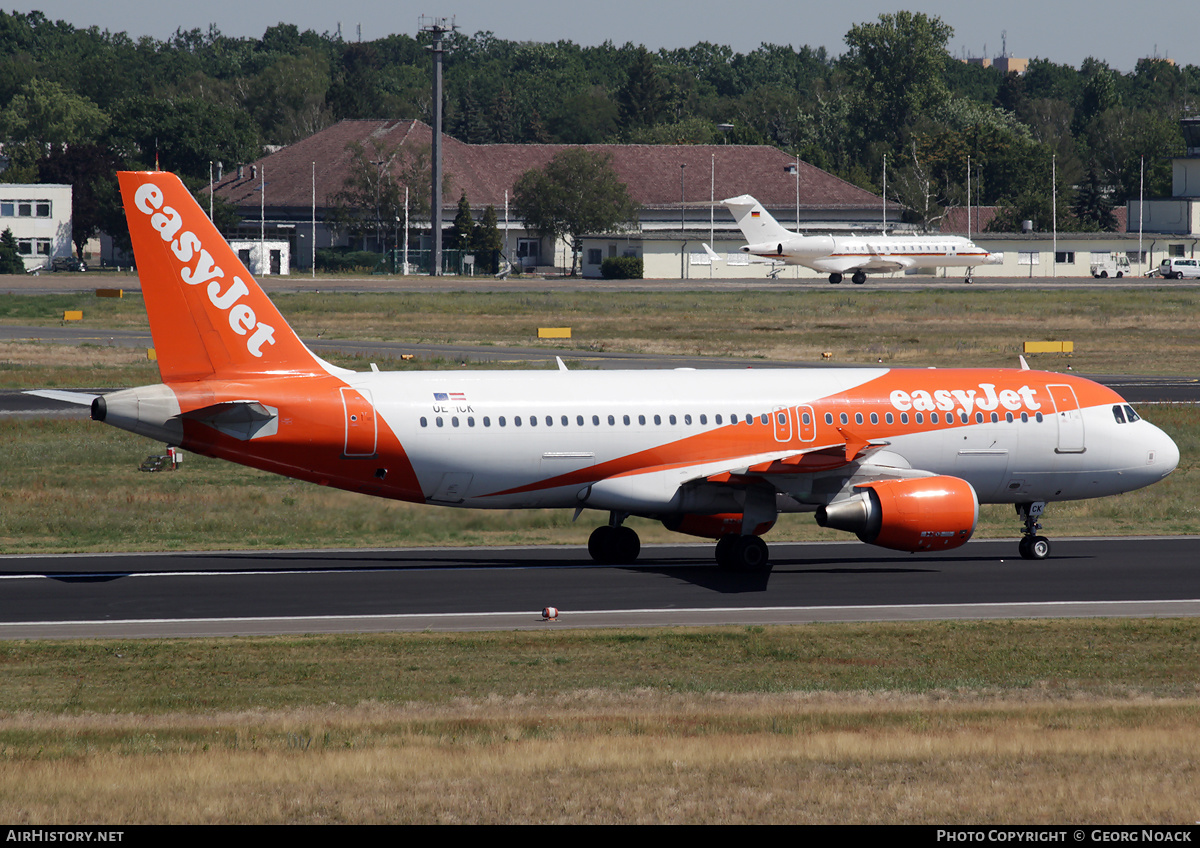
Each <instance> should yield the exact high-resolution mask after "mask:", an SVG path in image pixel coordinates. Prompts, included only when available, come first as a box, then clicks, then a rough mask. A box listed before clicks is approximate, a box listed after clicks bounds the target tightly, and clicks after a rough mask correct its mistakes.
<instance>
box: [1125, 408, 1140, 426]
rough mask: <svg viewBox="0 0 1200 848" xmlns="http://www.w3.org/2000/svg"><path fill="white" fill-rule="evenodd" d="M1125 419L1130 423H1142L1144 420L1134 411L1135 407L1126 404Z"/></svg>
mask: <svg viewBox="0 0 1200 848" xmlns="http://www.w3.org/2000/svg"><path fill="white" fill-rule="evenodd" d="M1125 417H1126V418H1127V419H1128V420H1129V422H1130V423H1133V422H1134V421H1140V420H1141V418H1142V416H1140V415H1138V414H1137V413H1136V412H1134V411H1133V407H1132V406H1130V405H1129V404H1125Z"/></svg>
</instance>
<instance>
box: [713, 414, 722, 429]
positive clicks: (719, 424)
mask: <svg viewBox="0 0 1200 848" xmlns="http://www.w3.org/2000/svg"><path fill="white" fill-rule="evenodd" d="M713 420H714V421H716V422H717V426H718V427H719V426H721V416H720V415H714V416H713Z"/></svg>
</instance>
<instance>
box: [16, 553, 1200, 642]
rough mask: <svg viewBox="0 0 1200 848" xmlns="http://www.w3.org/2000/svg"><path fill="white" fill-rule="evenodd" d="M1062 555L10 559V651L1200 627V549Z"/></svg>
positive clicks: (215, 555)
mask: <svg viewBox="0 0 1200 848" xmlns="http://www.w3.org/2000/svg"><path fill="white" fill-rule="evenodd" d="M1053 542H1054V551H1053V555H1052V557H1051V559H1049V560H1045V561H1041V562H1031V561H1027V560H1022V559H1020V558H1019V557H1018V556H1017V553H1016V541H1015V539H1008V540H998V541H993V540H987V541H978V542H971V543H969V544H968V545H966V546H964V547H963V548H961V549H959V550H957V551H955V552H953V553H948V554H940V555H936V556H919V555H910V554H901V553H892V552H889V551H883V550H880V549H877V548H871V547H868V546H866V545H862V544H859V543H857V542H846V543H834V544H829V543H803V544H801V543H795V544H786V543H778V544H775V545H772V561H773V562H774V564H775V568H774V571H773V572H772V573H771V574H770V575H769V576H767V577H763V576H749V575H738V574H728V573H725V572H722V571H720V570H718V569H717V567H716V566H715V565H713V564H712V562H713V561H712V546H711V545H708V544H685V545H652V546H647V548H646V549H645V550H644V552H643V557H642V559H640V560H639V561H638V562H637V564H636V565H633V566H624V567H622V566H597V565H594V564H592V563H591V561H590V560H589V559H588V556H587V552H586V550H584V549H583V548H582V547H557V546H537V547H506V548H458V549H447V548H440V549H434V548H426V549H399V550H361V551H272V552H229V553H196V554H99V555H68V556H10V557H0V638H8V639H25V638H63V637H139V636H156V637H158V636H162V637H166V636H203V635H232V634H272V633H291V634H295V633H317V632H369V631H395V630H439V631H454V630H492V629H495V630H506V629H514V628H522V629H524V628H546V627H624V626H659V625H711V624H799V623H805V622H815V621H898V620H926V619H972V618H1008V617H1019V618H1041V617H1087V616H1138V617H1146V616H1195V615H1200V565H1198V564H1197V557H1196V550H1197V549H1198V546H1200V538H1198V537H1163V538H1120V539H1066V538H1061V539H1057V538H1056V539H1053ZM546 606H554V607H557V608H558V609H559V610H560V617H559V620H558V621H557V622H544V621H542V620H541V616H540V610H541V609H542V608H543V607H546Z"/></svg>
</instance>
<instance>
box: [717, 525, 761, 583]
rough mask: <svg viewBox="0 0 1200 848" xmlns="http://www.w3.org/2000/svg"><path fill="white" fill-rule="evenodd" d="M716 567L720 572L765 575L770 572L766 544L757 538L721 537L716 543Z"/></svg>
mask: <svg viewBox="0 0 1200 848" xmlns="http://www.w3.org/2000/svg"><path fill="white" fill-rule="evenodd" d="M717 565H718V566H719V567H720V569H721V570H722V571H737V572H741V573H743V574H767V573H769V572H770V571H771V563H770V560H769V556H768V552H767V543H766V542H764V541H763V540H762V539H760V538H759V537H758V536H740V535H737V534H731V535H728V536H722V537H721V538H720V540H719V541H718V542H717Z"/></svg>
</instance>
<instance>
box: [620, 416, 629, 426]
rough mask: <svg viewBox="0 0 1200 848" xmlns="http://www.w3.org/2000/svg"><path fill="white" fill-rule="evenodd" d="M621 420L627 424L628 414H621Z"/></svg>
mask: <svg viewBox="0 0 1200 848" xmlns="http://www.w3.org/2000/svg"><path fill="white" fill-rule="evenodd" d="M621 420H622V421H624V422H625V426H626V427H628V426H629V416H628V415H622V416H621Z"/></svg>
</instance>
